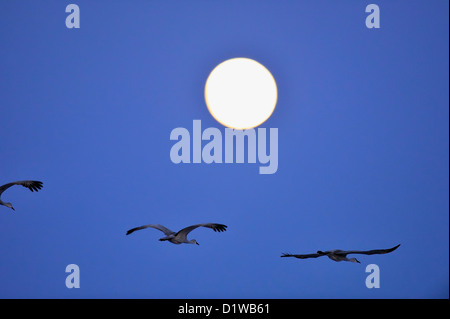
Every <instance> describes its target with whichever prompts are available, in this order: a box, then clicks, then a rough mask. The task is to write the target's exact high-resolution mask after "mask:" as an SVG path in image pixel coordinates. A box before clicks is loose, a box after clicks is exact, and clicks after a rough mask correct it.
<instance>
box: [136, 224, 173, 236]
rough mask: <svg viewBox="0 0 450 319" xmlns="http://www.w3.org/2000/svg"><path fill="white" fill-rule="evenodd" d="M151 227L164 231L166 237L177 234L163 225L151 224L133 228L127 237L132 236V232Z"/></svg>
mask: <svg viewBox="0 0 450 319" xmlns="http://www.w3.org/2000/svg"><path fill="white" fill-rule="evenodd" d="M149 227H151V228H155V229H157V230H160V231H162V232H163V233H164V234H165V235H166V236H169V235H172V234H174V233H175V232H173V231H171V230H170V229H169V228H166V227H164V226H163V225H159V224H150V225H144V226H139V227H135V228H132V229H130V230H129V231H127V235H129V234H131V233H132V232H135V231H136V230H141V229H145V228H149Z"/></svg>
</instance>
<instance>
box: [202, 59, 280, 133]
mask: <svg viewBox="0 0 450 319" xmlns="http://www.w3.org/2000/svg"><path fill="white" fill-rule="evenodd" d="M277 97H278V92H277V84H276V83H275V79H274V78H273V76H272V74H271V73H270V72H269V70H267V69H266V68H265V67H264V66H263V65H262V64H260V63H259V62H256V61H255V60H252V59H247V58H235V59H230V60H226V61H225V62H222V63H220V64H219V65H218V66H216V67H215V68H214V70H212V72H211V73H210V75H209V77H208V79H207V80H206V85H205V101H206V105H207V107H208V110H209V112H210V113H211V115H212V116H213V117H214V118H215V119H216V120H217V121H218V122H219V123H221V124H222V125H224V126H226V127H229V128H233V129H238V130H245V129H250V128H253V127H256V126H259V125H261V124H262V123H264V122H265V121H266V120H267V119H268V118H269V117H270V116H271V115H272V113H273V111H274V109H275V105H276V104H277Z"/></svg>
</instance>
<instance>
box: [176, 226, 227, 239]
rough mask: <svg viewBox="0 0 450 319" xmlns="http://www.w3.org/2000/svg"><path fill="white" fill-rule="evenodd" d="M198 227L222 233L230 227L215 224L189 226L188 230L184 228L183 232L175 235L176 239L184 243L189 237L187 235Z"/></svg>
mask: <svg viewBox="0 0 450 319" xmlns="http://www.w3.org/2000/svg"><path fill="white" fill-rule="evenodd" d="M197 227H207V228H211V229H212V230H214V231H217V232H222V231H226V230H227V227H228V226H226V225H222V224H215V223H207V224H197V225H192V226H188V227H186V228H183V229H182V230H180V231H179V232H177V233H176V234H175V237H177V239H178V240H180V241H184V240H185V239H186V237H187V234H189V233H190V232H191V231H193V230H194V229H196V228H197Z"/></svg>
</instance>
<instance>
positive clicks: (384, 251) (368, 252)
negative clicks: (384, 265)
mask: <svg viewBox="0 0 450 319" xmlns="http://www.w3.org/2000/svg"><path fill="white" fill-rule="evenodd" d="M399 246H400V244H398V245H397V246H395V247H392V248H388V249H373V250H348V251H342V252H339V255H349V254H363V255H375V254H387V253H390V252H393V251H394V250H396V249H397V248H398V247H399Z"/></svg>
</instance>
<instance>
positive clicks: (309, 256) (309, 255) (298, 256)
mask: <svg viewBox="0 0 450 319" xmlns="http://www.w3.org/2000/svg"><path fill="white" fill-rule="evenodd" d="M320 256H324V255H321V254H306V255H293V254H286V253H283V255H281V257H295V258H300V259H306V258H317V257H320Z"/></svg>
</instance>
